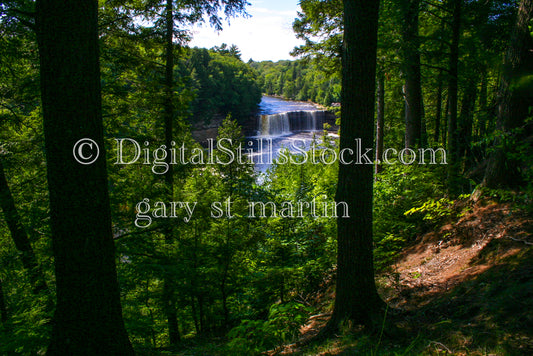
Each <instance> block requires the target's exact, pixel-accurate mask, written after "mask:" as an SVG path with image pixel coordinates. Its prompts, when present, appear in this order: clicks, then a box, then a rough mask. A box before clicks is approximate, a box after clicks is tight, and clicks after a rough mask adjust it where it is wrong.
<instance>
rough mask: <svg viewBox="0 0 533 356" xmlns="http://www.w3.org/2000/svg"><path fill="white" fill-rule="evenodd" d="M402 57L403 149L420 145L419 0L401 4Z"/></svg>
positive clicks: (409, 0)
mask: <svg viewBox="0 0 533 356" xmlns="http://www.w3.org/2000/svg"><path fill="white" fill-rule="evenodd" d="M402 5H403V6H402V10H403V26H402V40H403V41H402V56H403V71H404V75H405V147H406V148H408V147H415V146H419V145H421V143H422V114H423V113H422V111H423V109H422V76H421V74H420V40H419V38H418V23H419V21H418V14H419V11H420V0H404V3H402Z"/></svg>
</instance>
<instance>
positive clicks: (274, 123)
mask: <svg viewBox="0 0 533 356" xmlns="http://www.w3.org/2000/svg"><path fill="white" fill-rule="evenodd" d="M325 116H326V112H325V111H289V112H285V113H281V114H273V115H261V116H260V117H259V125H258V127H259V135H260V136H283V135H289V134H291V133H295V132H302V131H316V130H322V128H323V126H324V122H325Z"/></svg>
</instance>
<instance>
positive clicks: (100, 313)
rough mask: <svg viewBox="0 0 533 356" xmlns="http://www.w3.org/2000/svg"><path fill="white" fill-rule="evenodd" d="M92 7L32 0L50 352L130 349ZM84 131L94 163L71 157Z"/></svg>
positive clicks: (94, 9)
mask: <svg viewBox="0 0 533 356" xmlns="http://www.w3.org/2000/svg"><path fill="white" fill-rule="evenodd" d="M97 8H98V3H97V2H96V1H79V2H66V1H63V0H37V2H36V12H37V16H36V25H37V38H38V44H39V54H40V80H41V99H42V109H43V123H44V137H45V148H46V161H47V173H48V187H49V192H50V227H51V231H52V247H53V254H54V262H55V276H56V292H57V304H56V310H55V314H54V317H53V320H52V336H51V340H50V345H49V347H48V351H47V355H61V356H63V355H104V354H105V355H133V349H132V347H131V344H130V342H129V340H128V336H127V334H126V329H125V327H124V322H123V320H122V308H121V305H120V291H119V286H118V282H117V272H116V266H115V247H114V244H113V235H112V230H111V211H110V205H109V193H108V190H107V189H108V180H107V168H106V154H105V145H104V134H103V123H102V112H101V107H102V103H101V89H100V64H99V53H98V16H97ZM83 138H89V139H91V140H93V142H91V143H89V142H86V143H85V145H84V146H81V147H83V148H84V152H83V156H84V157H92V158H93V159H94V158H95V157H98V158H97V159H96V161H95V162H94V163H92V164H86V165H84V164H80V163H79V162H78V161H77V160H75V159H74V157H73V147H74V146H75V144H76V143H77V142H78V141H79V140H80V139H83ZM96 146H98V147H99V156H97V153H96ZM81 147H80V148H81Z"/></svg>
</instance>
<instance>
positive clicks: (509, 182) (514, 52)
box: [483, 0, 533, 188]
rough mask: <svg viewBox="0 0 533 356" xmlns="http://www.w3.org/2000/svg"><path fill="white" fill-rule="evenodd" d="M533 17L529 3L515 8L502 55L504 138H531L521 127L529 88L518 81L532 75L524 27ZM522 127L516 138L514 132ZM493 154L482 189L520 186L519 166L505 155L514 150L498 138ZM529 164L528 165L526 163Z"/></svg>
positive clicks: (532, 47)
mask: <svg viewBox="0 0 533 356" xmlns="http://www.w3.org/2000/svg"><path fill="white" fill-rule="evenodd" d="M532 17H533V0H522V1H521V2H520V6H519V8H518V15H517V19H516V25H515V27H514V30H513V33H512V35H511V40H510V42H509V47H508V49H507V53H506V55H505V59H504V64H503V73H502V78H501V83H500V88H499V98H498V100H499V105H498V122H497V127H498V128H499V129H500V130H501V131H503V133H504V135H506V136H510V137H513V136H514V139H515V140H516V141H519V140H520V137H523V136H526V135H530V134H531V124H529V126H528V127H525V119H526V118H527V117H528V110H529V108H530V107H531V106H533V94H532V92H533V88H532V86H531V84H529V85H528V84H525V85H524V84H520V83H519V82H520V79H521V78H523V77H525V76H528V75H531V74H532V73H533V40H532V38H531V35H530V31H529V28H528V25H529V23H530V21H531V19H532ZM521 126H524V127H525V130H524V132H523V133H522V134H521V135H520V134H518V133H517V132H513V130H514V129H516V128H518V127H521ZM494 146H495V150H494V153H493V154H492V155H491V157H490V159H489V162H488V165H487V170H486V172H485V177H484V179H483V185H485V186H487V187H489V188H499V187H509V188H516V187H518V186H520V185H521V184H522V183H523V177H521V174H520V170H519V168H518V165H519V163H518V162H517V161H516V159H514V158H512V157H509V155H507V153H508V151H512V150H514V149H515V147H513V143H512V142H506V141H505V140H504V139H503V138H502V137H498V138H497V139H496V140H495V142H494ZM529 164H531V163H529Z"/></svg>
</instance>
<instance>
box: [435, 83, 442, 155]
mask: <svg viewBox="0 0 533 356" xmlns="http://www.w3.org/2000/svg"><path fill="white" fill-rule="evenodd" d="M436 106H437V107H436V109H435V132H434V136H433V142H434V145H435V146H438V145H439V141H440V122H441V120H442V73H439V79H438V84H437V99H436Z"/></svg>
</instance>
